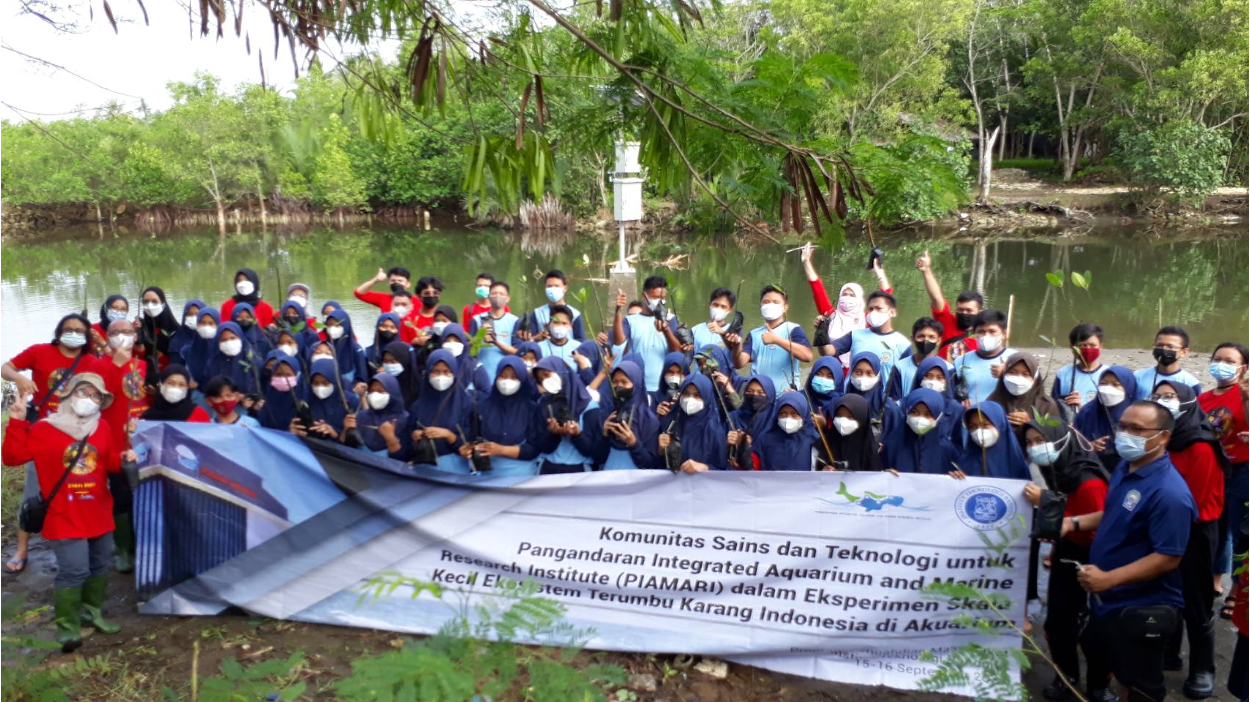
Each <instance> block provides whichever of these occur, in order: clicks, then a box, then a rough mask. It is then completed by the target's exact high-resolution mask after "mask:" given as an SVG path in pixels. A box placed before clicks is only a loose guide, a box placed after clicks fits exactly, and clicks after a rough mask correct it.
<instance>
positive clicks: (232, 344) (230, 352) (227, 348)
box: [217, 339, 243, 356]
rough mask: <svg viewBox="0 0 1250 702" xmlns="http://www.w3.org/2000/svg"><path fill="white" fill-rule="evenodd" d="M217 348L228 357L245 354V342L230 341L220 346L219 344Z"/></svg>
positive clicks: (238, 340)
mask: <svg viewBox="0 0 1250 702" xmlns="http://www.w3.org/2000/svg"><path fill="white" fill-rule="evenodd" d="M217 348H219V349H221V352H222V353H224V354H226V355H227V356H238V355H239V354H240V353H242V352H243V340H242V339H228V340H226V341H223V342H221V343H220V344H217Z"/></svg>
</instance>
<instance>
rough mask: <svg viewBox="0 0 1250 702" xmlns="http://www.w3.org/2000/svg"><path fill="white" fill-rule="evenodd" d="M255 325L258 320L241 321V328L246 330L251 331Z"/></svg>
mask: <svg viewBox="0 0 1250 702" xmlns="http://www.w3.org/2000/svg"><path fill="white" fill-rule="evenodd" d="M253 324H256V320H254V319H240V320H239V326H240V327H242V328H244V329H251V328H252V325H253Z"/></svg>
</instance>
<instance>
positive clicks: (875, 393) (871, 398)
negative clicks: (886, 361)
mask: <svg viewBox="0 0 1250 702" xmlns="http://www.w3.org/2000/svg"><path fill="white" fill-rule="evenodd" d="M845 394H846V395H859V396H861V397H863V398H864V399H865V400H866V401H867V402H868V421H869V423H870V424H871V425H872V431H873V435H874V436H876V437H877V439H878V440H880V438H881V437H883V436H885V435H886V434H889V433H890V430H891V429H893V428H894V426H895V425H896V424H898V423H900V422H902V421H903V415H902V412H900V411H899V408H898V405H896V404H895V403H893V402H891V401H890V400H889V399H887V398H886V396H885V386H884V384H883V379H882V377H881V358H880V357H879V356H877V354H875V353H873V352H871V351H861V352H859V353H858V354H855V355H854V356H852V357H851V371H850V374H849V375H847V376H846V389H845Z"/></svg>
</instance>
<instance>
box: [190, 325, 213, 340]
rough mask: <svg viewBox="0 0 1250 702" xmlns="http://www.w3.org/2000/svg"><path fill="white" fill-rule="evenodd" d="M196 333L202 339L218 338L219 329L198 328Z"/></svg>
mask: <svg viewBox="0 0 1250 702" xmlns="http://www.w3.org/2000/svg"><path fill="white" fill-rule="evenodd" d="M195 332H196V333H197V334H199V335H200V338H201V339H211V338H213V337H215V336H217V327H198V328H197V329H196V330H195Z"/></svg>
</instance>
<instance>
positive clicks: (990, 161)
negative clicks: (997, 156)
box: [977, 126, 1002, 203]
mask: <svg viewBox="0 0 1250 702" xmlns="http://www.w3.org/2000/svg"><path fill="white" fill-rule="evenodd" d="M1001 129H1002V127H1001V126H999V127H994V131H992V132H990V134H989V136H987V137H986V138H985V139H984V140H983V141H982V142H981V163H980V164H979V165H980V169H979V171H978V175H977V182H978V183H980V184H981V190H980V192H979V193H978V194H977V202H980V203H986V202H989V200H990V180H991V177H992V175H993V172H994V142H995V141H996V140H997V139H998V135H999V131H1000V130H1001Z"/></svg>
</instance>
